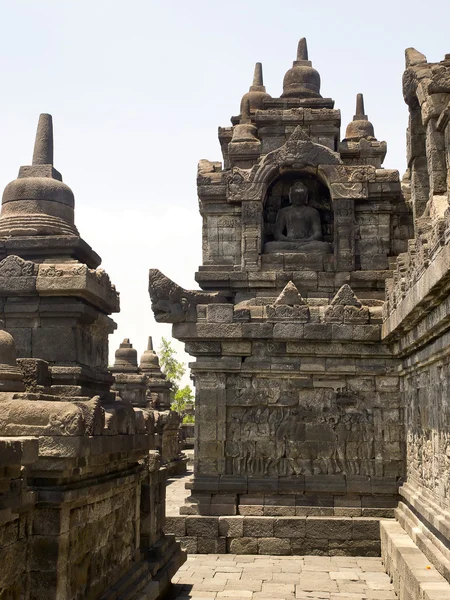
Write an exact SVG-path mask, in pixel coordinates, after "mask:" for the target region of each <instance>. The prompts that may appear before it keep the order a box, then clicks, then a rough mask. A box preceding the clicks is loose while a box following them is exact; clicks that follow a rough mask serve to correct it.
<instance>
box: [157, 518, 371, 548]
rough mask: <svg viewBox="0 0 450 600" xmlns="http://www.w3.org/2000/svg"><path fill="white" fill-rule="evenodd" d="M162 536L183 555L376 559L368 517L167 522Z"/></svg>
mask: <svg viewBox="0 0 450 600" xmlns="http://www.w3.org/2000/svg"><path fill="white" fill-rule="evenodd" d="M165 531H166V533H172V534H173V535H175V536H176V538H177V540H178V541H180V542H181V545H182V547H183V548H184V549H185V550H186V551H187V552H188V553H189V554H196V553H197V554H208V553H214V554H227V553H231V554H267V555H305V554H312V555H327V556H336V555H343V556H358V555H359V556H379V555H380V520H379V519H376V518H371V517H309V516H301V517H268V516H266V517H245V516H240V515H238V516H231V517H223V516H220V517H219V516H214V517H204V516H171V517H167V518H166V525H165Z"/></svg>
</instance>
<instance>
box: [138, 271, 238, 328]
mask: <svg viewBox="0 0 450 600" xmlns="http://www.w3.org/2000/svg"><path fill="white" fill-rule="evenodd" d="M148 291H149V293H150V299H151V301H152V310H153V313H154V315H155V320H156V321H157V322H158V323H183V322H185V321H190V322H195V321H196V320H197V310H196V307H197V305H198V304H211V303H226V302H227V299H226V298H225V296H223V295H221V294H219V293H218V292H209V293H208V292H200V291H198V292H197V291H195V290H185V289H184V288H182V287H181V286H179V285H178V284H176V283H175V282H174V281H172V280H171V279H169V278H168V277H166V276H165V275H164V273H161V271H160V270H159V269H150V271H149V287H148Z"/></svg>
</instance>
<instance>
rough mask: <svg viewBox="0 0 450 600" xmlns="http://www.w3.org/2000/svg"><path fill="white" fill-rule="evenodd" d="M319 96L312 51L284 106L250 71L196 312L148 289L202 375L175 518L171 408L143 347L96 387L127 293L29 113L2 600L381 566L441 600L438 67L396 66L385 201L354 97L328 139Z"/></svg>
mask: <svg viewBox="0 0 450 600" xmlns="http://www.w3.org/2000/svg"><path fill="white" fill-rule="evenodd" d="M330 59H331V60H332V57H331V58H330ZM320 90H321V81H320V75H319V73H318V71H317V70H316V69H315V68H314V67H313V65H312V62H311V61H310V60H309V57H308V50H307V44H306V40H305V39H301V40H300V42H299V44H298V49H297V55H296V59H295V60H294V62H293V65H292V67H291V68H290V69H289V70H288V71H287V72H286V74H285V76H284V80H283V93H282V94H281V96H280V97H279V98H277V97H272V96H271V95H269V93H268V92H267V91H266V88H265V86H264V83H263V76H262V66H261V64H260V63H257V64H256V67H255V73H254V79H253V83H252V85H251V86H250V89H249V91H248V92H247V93H245V94H244V95H243V97H242V99H241V102H240V109H239V114H238V115H236V116H233V117H232V118H231V127H220V128H219V142H220V147H221V150H222V155H223V162H221V163H219V162H211V161H208V160H202V161H200V163H199V168H198V176H197V183H198V196H199V202H200V213H201V216H202V219H203V235H202V247H203V262H202V265H200V267H199V269H198V272H197V273H196V280H197V282H198V284H199V287H200V290H186V289H183V288H182V287H180V286H179V285H177V284H176V283H175V282H173V281H171V280H170V279H169V278H168V277H166V276H165V275H164V274H163V273H161V272H160V271H159V270H157V269H151V270H150V281H149V292H150V298H151V305H152V310H153V312H154V315H155V319H156V320H157V321H158V322H162V323H172V324H173V328H172V331H173V336H174V337H175V338H177V339H178V340H181V341H182V342H183V343H184V344H185V347H186V351H187V352H188V353H189V354H191V355H192V356H193V357H194V362H193V363H192V364H191V369H192V376H193V378H194V383H195V387H196V406H195V453H194V472H193V476H192V478H191V479H190V480H189V481H188V483H187V484H186V486H187V488H188V497H187V499H186V502H185V503H184V504H183V505H182V506H180V511H179V515H177V516H175V517H173V516H172V517H170V518H168V519H166V518H165V498H166V484H167V476H168V474H179V473H182V472H183V471H184V469H185V462H186V461H185V457H184V456H183V454H182V453H181V451H180V437H179V435H180V434H179V417H178V415H177V414H176V413H173V411H169V410H168V409H169V408H170V386H169V384H168V382H167V381H166V380H165V378H164V376H163V374H162V372H161V370H160V366H159V363H158V358H157V356H156V354H155V352H154V351H153V346H152V342H151V340H150V342H149V346H148V349H147V350H146V351H145V352H144V354H143V355H142V357H141V359H140V361H138V354H137V351H136V349H134V348H133V345H132V344H131V342H130V340H129V339H128V338H126V339H125V340H124V341H123V342H122V344H121V345H120V347H119V348H118V349H117V351H116V355H115V361H114V364H113V365H111V366H110V367H108V335H109V334H110V333H112V332H113V331H114V330H115V327H116V325H115V323H114V321H113V320H112V318H111V315H112V314H113V313H117V312H118V311H119V295H118V292H117V291H116V289H115V287H114V285H113V284H112V283H111V281H110V279H109V277H108V275H107V273H106V272H105V271H104V270H103V269H101V268H100V264H101V260H100V257H99V256H98V255H97V254H96V253H95V252H94V250H93V249H92V248H91V247H90V246H89V245H88V244H87V243H86V242H85V241H84V240H83V239H82V238H81V237H80V234H79V232H78V230H77V228H76V225H75V210H74V195H73V193H72V191H71V189H70V188H69V187H68V186H67V185H66V184H65V183H63V181H62V176H61V174H60V173H59V172H58V171H57V170H56V169H55V168H54V166H53V130H52V127H53V125H52V119H51V117H50V115H46V114H44V115H41V117H40V119H39V124H38V130H37V136H36V143H35V150H34V155H33V160H32V164H31V165H29V166H23V167H21V168H20V171H19V175H18V178H17V179H16V180H14V181H13V182H12V183H10V184H9V185H8V186H7V187H6V189H5V191H4V194H3V200H2V208H1V213H0V320H1V325H0V600H22V599H23V600H44V599H46V600H82V599H92V600H97V599H98V600H162V599H163V598H165V597H166V598H167V597H168V594H170V590H171V580H172V577H173V576H174V575H175V573H176V572H177V570H178V569H179V568H180V566H181V565H182V564H183V562H184V561H185V560H186V552H185V550H184V549H186V550H187V552H189V553H191V554H195V553H198V554H208V553H209V554H214V555H215V556H214V557H212V561H213V562H214V561H216V560H217V555H221V554H227V553H228V554H233V555H235V556H239V555H243V554H250V555H268V556H269V557H272V558H273V557H274V556H275V557H276V556H285V555H297V556H306V557H308V555H316V556H317V555H322V556H325V557H331V558H328V560H329V561H330V563H331V560H335V561H337V557H345V559H346V560H349V561H350V560H354V561H355V562H356V559H353V558H352V559H350V558H349V557H351V556H352V557H355V556H356V557H366V559H367V557H376V556H380V555H381V557H382V560H383V564H384V568H385V569H386V571H387V573H388V574H389V576H390V578H391V580H392V585H393V588H394V589H395V592H396V593H397V597H398V598H399V599H400V600H444V599H445V600H448V599H449V598H450V400H449V389H450V374H449V373H450V372H449V364H450V210H449V200H450V197H449V196H450V195H449V188H450V54H448V55H446V56H445V57H444V59H443V60H442V61H441V62H438V63H431V62H428V61H427V59H426V57H425V56H424V55H423V54H421V53H420V52H418V51H416V50H414V49H413V48H409V49H408V50H406V70H405V73H404V76H403V95H404V99H405V101H406V104H407V105H408V109H409V124H408V129H407V163H408V168H407V171H406V173H405V175H404V176H403V178H402V179H401V180H400V178H399V173H398V171H396V170H395V169H389V168H386V167H385V166H384V158H385V155H386V151H387V145H386V142H384V141H379V140H377V138H376V134H375V127H374V125H373V124H372V123H371V122H370V121H369V118H368V116H367V115H366V110H365V107H364V100H363V96H362V94H358V95H357V97H356V110H355V116H354V117H353V120H352V121H351V122H350V123H349V124H348V126H347V127H346V130H345V133H344V132H341V116H340V112H339V110H338V109H336V108H335V106H334V101H333V100H332V99H331V98H324V97H322V96H321V93H320ZM366 100H368V106H369V107H370V103H371V102H374V101H375V100H376V99H370V98H368V99H366ZM369 112H370V111H369ZM152 260H153V259H152ZM169 490H170V486H169ZM177 538H178V539H177ZM182 548H184V549H182ZM253 558H257V559H262V557H261V556H256V557H253ZM309 558H311V556H309ZM314 558H315V557H314ZM233 560H235V559H233ZM285 560H286V561H287V560H288V559H287V557H286V558H285ZM378 560H379V559H378ZM269 562H270V561H269ZM233 564H234V563H233ZM335 564H337V563H335ZM206 569H208V567H206ZM228 569H231V570H232V571H233V567H228ZM225 572H226V571H225ZM283 572H284V571H283V570H282V573H283ZM289 575H290V578H291V579H292V578H294V579H295V577H296V576H297V573H296V572H294V574H293V575H292V572H291V573H290V574H289ZM338 575H339V574H338ZM382 575H383V577H384V578H386V575H385V574H382ZM198 577H199V578H200V579H202V577H201V575H199V576H198ZM299 577H300V573H299ZM356 578H358V576H357V575H356ZM193 579H195V577H194V578H193ZM311 579H315V574H314V575H313V576H312V577H310V581H311ZM372 581H373V587H372V588H371V595H367V598H371V599H372V600H374V599H375V600H385V599H388V598H389V599H390V598H392V597H395V593H394V592H393V591H384V590H386V589H387V588H383V585H382V584H380V585H378V584H377V581H376V579H373V580H372ZM244 583H245V582H244ZM216 585H217V584H216ZM280 585H281V584H280ZM277 586H278V584H277V583H276V584H275V586H274V588H277ZM334 586H335V587H334V588H333V589H337V585H336V583H334ZM243 589H244V588H240V587H239V586H237V587H235V588H232V592H231V593H228V592H227V591H225V590H224V591H223V592H217V594H216V592H214V597H215V598H220V597H229V596H232V597H235V598H239V597H246V598H249V597H251V596H250V595H249V594H251V593H252V592H248V593H246V594H241V592H240V591H239V590H243ZM311 589H317V588H311V587H309V588H308V590H311ZM347 591H348V590H347ZM205 593H206V594H207V596H208V592H203V596H202V597H205V596H204V594H205ZM277 593H278V592H277V591H275V592H274V594H277ZM293 593H294V592H292V594H291V596H290V597H293ZM240 594H241V596H240ZM343 594H344V595H343V597H345V595H346V593H344V592H343ZM263 595H264V593H263ZM340 596H342V594H339V597H340ZM181 597H183V598H186V597H189V596H186V595H184V596H179V598H181ZM256 597H260V598H261V597H262V596H255V598H256ZM308 597H309V598H313V597H323V598H330V600H331V598H333V595H332V593H331V594H330V593H329V592H326V595H322V596H321V595H320V594H319V595H318V593H316V592H312V595H311V594H308V595H306V594H303V593H300V595H298V594H297V598H308ZM350 597H354V594H353V595H352V594H351V593H350V592H349V594H347V598H350ZM357 597H358V598H362V596H361V594H359V595H357ZM364 597H365V596H364ZM273 598H274V600H275V599H276V598H277V596H273Z"/></svg>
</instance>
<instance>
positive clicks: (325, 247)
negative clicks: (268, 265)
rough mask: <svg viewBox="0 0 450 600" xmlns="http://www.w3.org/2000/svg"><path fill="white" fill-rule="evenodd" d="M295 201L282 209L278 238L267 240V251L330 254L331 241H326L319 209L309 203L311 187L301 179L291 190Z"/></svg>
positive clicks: (291, 195) (276, 236)
mask: <svg viewBox="0 0 450 600" xmlns="http://www.w3.org/2000/svg"><path fill="white" fill-rule="evenodd" d="M289 200H290V202H291V204H290V205H289V206H286V207H285V208H282V209H281V210H279V211H278V214H277V220H276V223H275V230H274V237H275V241H274V242H267V243H266V244H265V246H264V251H265V252H269V253H270V252H320V253H321V254H329V253H330V252H331V244H329V243H328V242H324V241H322V240H323V236H322V224H321V222H320V214H319V211H318V210H317V209H315V208H313V207H312V206H308V189H307V187H306V186H305V185H304V184H303V183H301V182H300V181H298V182H296V183H294V184H293V185H292V187H291V189H290V191H289Z"/></svg>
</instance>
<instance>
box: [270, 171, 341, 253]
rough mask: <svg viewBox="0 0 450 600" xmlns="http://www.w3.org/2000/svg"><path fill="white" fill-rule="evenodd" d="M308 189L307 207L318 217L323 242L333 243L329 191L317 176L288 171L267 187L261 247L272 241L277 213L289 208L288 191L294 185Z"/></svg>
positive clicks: (332, 218)
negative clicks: (297, 184) (299, 184)
mask: <svg viewBox="0 0 450 600" xmlns="http://www.w3.org/2000/svg"><path fill="white" fill-rule="evenodd" d="M296 182H301V183H303V184H304V185H305V186H306V187H307V189H308V205H309V206H311V207H312V208H315V209H316V210H317V211H318V212H319V215H320V221H321V225H322V236H323V241H324V242H329V243H330V244H333V242H334V213H333V207H332V201H331V196H330V190H329V189H328V187H327V186H326V185H325V184H324V183H323V182H322V181H320V180H319V179H318V178H317V176H315V175H314V174H310V173H308V172H305V171H288V172H285V173H281V174H280V175H278V176H277V177H276V178H275V179H274V181H273V182H272V183H271V184H270V185H269V186H268V188H267V193H266V197H265V201H264V208H263V222H264V226H263V245H264V244H265V243H267V242H271V241H274V239H275V238H274V227H275V222H276V218H277V215H278V212H279V211H280V210H281V209H283V208H285V207H287V206H289V204H290V201H289V191H290V189H291V186H292V185H293V184H294V183H296Z"/></svg>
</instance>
